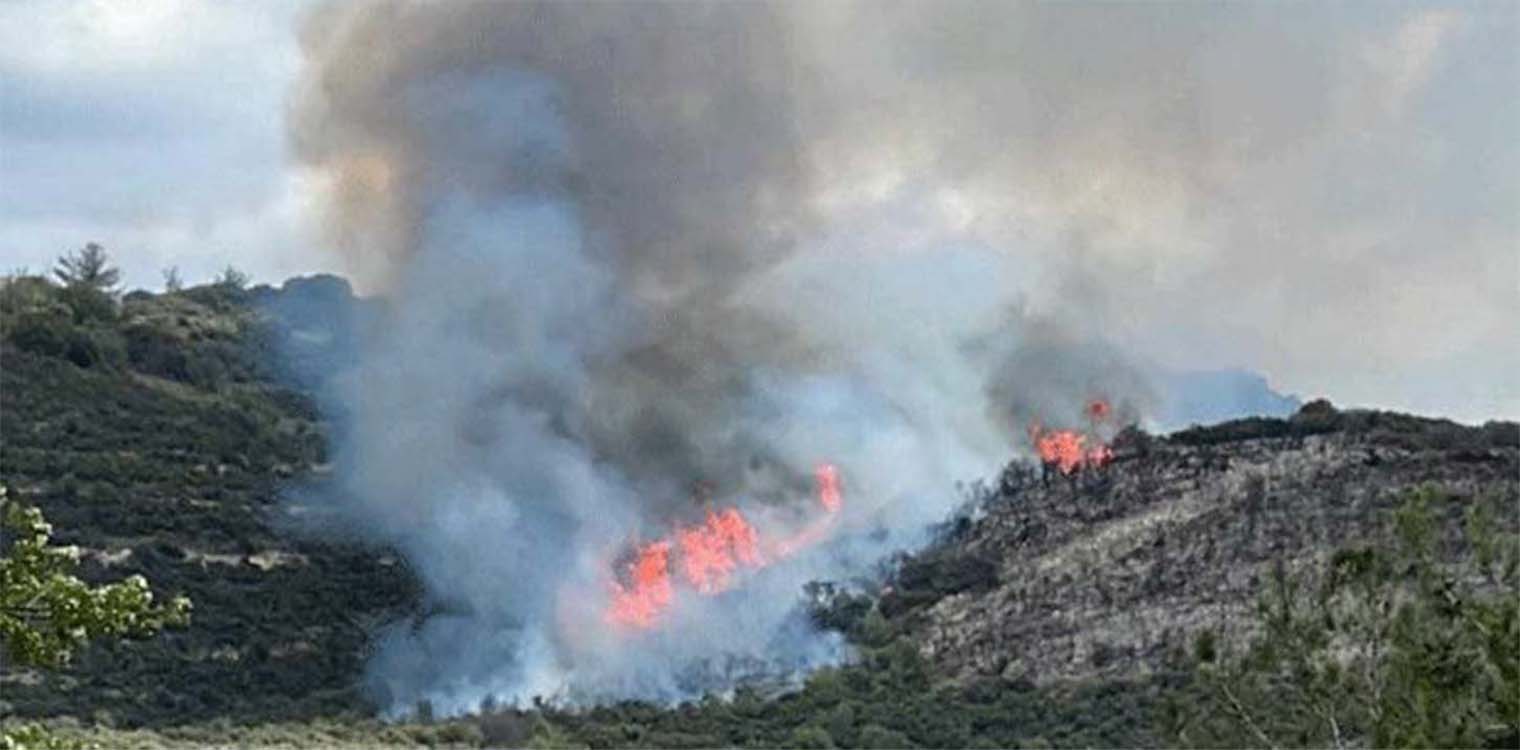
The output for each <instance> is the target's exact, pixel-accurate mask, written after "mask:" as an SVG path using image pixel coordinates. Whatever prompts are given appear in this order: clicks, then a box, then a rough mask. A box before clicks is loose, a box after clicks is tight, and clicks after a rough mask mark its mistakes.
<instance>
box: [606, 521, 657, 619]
mask: <svg viewBox="0 0 1520 750" xmlns="http://www.w3.org/2000/svg"><path fill="white" fill-rule="evenodd" d="M669 564H670V543H669V542H651V543H650V544H648V545H646V546H644V547H642V548H641V549H639V552H638V556H637V557H636V558H634V561H633V562H631V563H629V564H628V574H629V576H628V577H629V578H630V579H631V580H630V582H629V585H628V586H627V587H624V586H621V585H619V584H616V583H614V584H613V586H614V588H615V591H614V592H613V597H612V604H611V605H610V606H609V608H608V610H607V616H608V618H610V619H611V620H612V621H613V622H617V623H621V624H624V625H632V626H634V627H641V628H647V627H649V626H651V625H653V624H654V621H655V618H656V617H658V616H659V614H660V613H661V612H663V611H665V608H666V607H667V606H669V605H670V595H671V590H670V572H669Z"/></svg>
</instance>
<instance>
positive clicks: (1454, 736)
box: [1171, 488, 1520, 748]
mask: <svg viewBox="0 0 1520 750" xmlns="http://www.w3.org/2000/svg"><path fill="white" fill-rule="evenodd" d="M1458 501H1468V502H1470V505H1469V507H1468V508H1467V510H1466V520H1467V522H1466V525H1465V526H1466V528H1465V529H1464V531H1465V534H1463V537H1464V538H1463V539H1462V540H1461V541H1462V543H1461V544H1459V545H1455V547H1454V545H1453V544H1452V542H1453V540H1452V539H1451V537H1453V536H1455V535H1450V534H1443V533H1442V521H1441V519H1442V518H1443V517H1450V514H1445V513H1441V512H1440V511H1441V510H1442V508H1440V506H1441V504H1444V503H1452V502H1458ZM1511 503H1512V498H1497V497H1487V498H1476V499H1473V498H1460V499H1459V498H1454V497H1450V496H1448V495H1446V494H1445V493H1443V492H1440V491H1439V490H1436V489H1433V488H1423V489H1419V490H1415V491H1411V492H1410V493H1408V494H1407V495H1406V496H1405V498H1404V501H1403V503H1402V505H1401V506H1400V507H1399V508H1398V509H1397V510H1396V511H1395V512H1394V514H1393V516H1392V519H1391V521H1390V523H1389V524H1388V527H1387V529H1386V530H1385V531H1384V533H1383V534H1382V535H1381V536H1380V538H1377V539H1374V540H1371V541H1370V543H1368V544H1365V545H1357V546H1350V547H1347V548H1344V549H1342V550H1340V551H1338V552H1336V553H1335V555H1334V556H1333V557H1332V558H1331V559H1330V560H1329V561H1328V563H1327V564H1326V565H1324V566H1323V567H1322V568H1319V569H1316V570H1309V571H1304V572H1302V573H1299V574H1290V573H1289V572H1287V571H1286V570H1284V569H1283V567H1281V566H1279V567H1278V568H1277V569H1276V570H1275V571H1274V573H1273V575H1272V578H1271V580H1270V582H1269V585H1268V586H1267V587H1266V591H1265V592H1264V594H1263V596H1262V599H1261V607H1260V616H1259V621H1258V623H1257V624H1258V626H1259V636H1258V637H1257V639H1256V640H1255V642H1254V643H1253V644H1252V645H1251V646H1250V648H1249V649H1247V650H1246V651H1245V652H1244V653H1242V654H1239V655H1238V656H1236V657H1233V658H1232V657H1230V656H1229V655H1224V654H1221V653H1219V652H1218V650H1217V649H1216V647H1215V642H1214V639H1213V638H1212V637H1211V636H1212V633H1204V634H1201V635H1200V638H1199V642H1198V644H1197V654H1196V655H1195V658H1194V665H1193V675H1194V678H1195V679H1194V681H1193V686H1192V689H1191V691H1190V694H1189V695H1188V696H1187V697H1186V699H1185V700H1183V701H1179V702H1178V704H1177V705H1174V707H1173V708H1174V715H1173V716H1172V717H1171V723H1172V731H1173V733H1174V735H1175V737H1176V740H1177V741H1178V743H1179V744H1190V745H1201V746H1234V747H1285V746H1318V747H1337V748H1342V747H1348V746H1372V747H1515V746H1520V597H1517V596H1516V586H1517V583H1520V575H1517V572H1520V536H1517V535H1516V534H1514V533H1513V532H1511V531H1508V530H1506V529H1503V528H1500V525H1499V524H1498V523H1496V521H1495V515H1494V507H1495V506H1498V507H1500V508H1504V507H1512V504H1511ZM1454 548H1455V549H1459V550H1460V554H1459V555H1456V556H1453V555H1452V554H1449V553H1450V552H1451V551H1452V550H1453V549H1454Z"/></svg>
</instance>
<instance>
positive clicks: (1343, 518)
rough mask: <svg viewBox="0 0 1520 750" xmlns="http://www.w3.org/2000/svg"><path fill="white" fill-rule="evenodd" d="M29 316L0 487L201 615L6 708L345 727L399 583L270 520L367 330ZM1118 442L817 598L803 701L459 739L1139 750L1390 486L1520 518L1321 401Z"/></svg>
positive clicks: (1374, 425)
mask: <svg viewBox="0 0 1520 750" xmlns="http://www.w3.org/2000/svg"><path fill="white" fill-rule="evenodd" d="M11 291H12V292H14V288H12V290H11ZM27 294H28V295H29V296H27V297H26V298H25V299H21V300H19V301H18V299H17V298H16V297H15V296H14V295H12V296H8V297H6V298H5V299H4V300H0V301H3V302H4V303H5V313H6V318H5V320H4V327H3V331H4V334H5V336H4V340H3V343H0V435H3V437H4V440H3V442H0V481H3V482H5V483H6V484H8V485H10V486H11V487H12V491H13V492H14V493H15V494H16V495H19V496H21V497H23V498H26V499H28V500H31V501H34V502H36V503H38V504H39V505H40V506H41V507H42V508H43V510H44V511H45V512H46V513H47V514H48V516H49V518H50V519H51V520H52V521H53V522H54V523H55V525H56V526H57V528H58V531H59V533H58V537H59V540H60V541H62V542H64V543H72V544H77V545H79V546H80V547H81V548H82V549H83V552H84V559H85V562H86V573H87V575H89V576H91V577H97V578H107V577H109V578H119V577H121V576H123V575H126V574H129V573H142V574H144V575H145V576H147V577H148V578H149V580H150V581H152V582H153V584H154V585H155V587H156V588H158V589H159V590H160V591H162V592H164V593H184V594H187V595H189V596H190V597H191V598H192V599H193V600H194V602H195V607H196V609H195V615H194V621H193V623H192V624H191V626H190V627H189V628H187V629H184V630H181V631H175V632H171V633H168V634H166V635H164V636H162V637H160V638H157V639H155V640H151V641H147V642H141V643H126V644H120V645H113V646H106V647H98V648H94V649H91V650H90V651H88V652H87V653H85V654H84V655H83V658H81V659H80V660H79V662H78V663H77V664H75V665H74V666H73V667H71V668H69V669H68V670H66V671H64V672H62V673H60V674H54V675H43V674H39V673H35V672H29V671H24V670H8V669H4V668H3V667H0V715H7V714H16V715H22V716H75V717H79V718H81V719H83V720H86V721H90V722H96V723H102V724H116V725H122V726H148V727H156V728H159V729H160V730H163V731H179V730H171V729H170V728H172V727H182V726H183V725H191V724H205V723H207V722H223V723H225V722H228V721H231V722H237V723H268V722H282V721H309V720H313V719H315V718H317V717H327V718H331V717H340V718H343V717H347V718H346V719H345V720H354V719H356V718H358V717H363V716H367V715H369V713H370V712H371V710H372V707H371V706H369V705H368V704H367V702H366V700H365V698H364V696H363V694H362V691H361V689H360V687H359V683H360V676H361V674H362V669H363V665H364V660H365V657H366V653H367V647H368V638H369V637H370V634H371V632H373V631H372V628H373V626H374V625H376V624H378V623H380V622H384V621H387V620H391V619H395V618H401V617H407V616H412V615H414V614H416V607H417V605H418V602H419V600H420V591H419V590H418V587H417V584H416V582H415V580H414V579H413V577H412V576H411V575H410V574H409V573H408V571H407V570H406V567H405V565H404V562H403V561H401V560H399V559H398V558H397V557H396V556H394V555H392V554H390V553H388V551H386V550H379V549H371V548H366V547H362V546H358V545H352V544H344V543H341V542H336V541H333V540H331V539H325V540H319V539H312V538H307V537H304V536H302V535H300V534H297V533H295V532H294V531H293V527H294V526H295V525H294V524H291V523H289V520H290V518H289V516H290V514H291V513H292V512H298V511H300V510H301V508H300V506H297V505H293V504H290V503H283V504H282V503H277V502H276V501H277V498H278V497H279V496H280V494H281V492H282V490H283V489H285V488H289V487H293V486H300V485H308V484H310V483H312V482H313V481H320V480H321V478H322V476H323V472H324V466H325V464H324V461H325V452H326V450H327V449H326V431H327V427H326V425H325V423H324V420H323V419H322V417H321V416H320V415H319V414H317V412H316V410H315V408H314V407H313V405H312V401H311V399H310V398H309V396H308V395H307V391H306V390H302V389H311V388H315V387H319V386H320V384H321V381H322V379H323V378H324V377H325V374H326V373H327V372H328V371H329V370H331V369H332V368H333V367H335V366H336V365H338V364H341V362H342V361H343V360H344V358H345V357H348V356H351V354H352V352H351V349H350V347H351V346H352V337H353V328H354V327H355V326H356V325H359V324H360V323H356V322H355V321H354V320H353V319H352V318H355V317H362V315H363V311H361V310H358V309H357V308H355V307H354V306H353V300H352V298H351V295H350V293H349V292H348V290H347V287H346V285H344V284H342V283H341V281H338V280H332V279H327V280H318V281H308V282H297V283H293V284H287V285H286V287H285V288H284V289H282V290H271V289H267V288H264V289H260V290H252V291H251V292H243V291H241V290H233V289H218V288H210V287H202V288H198V289H192V290H187V291H185V292H182V293H177V294H172V295H147V294H141V293H135V294H134V295H129V296H128V298H127V299H126V301H125V302H124V303H123V304H122V305H120V309H119V311H118V312H117V313H116V314H113V315H108V316H103V317H101V318H99V319H85V320H81V319H79V318H78V316H75V315H71V313H70V311H69V310H68V309H66V308H62V307H59V306H58V305H56V304H54V303H53V301H52V299H51V298H50V297H49V296H48V295H49V294H51V292H48V291H47V289H46V288H45V286H43V287H36V288H33V289H31V290H30V291H28V292H27ZM313 311H315V312H313ZM292 321H300V323H301V325H299V326H297V325H294V323H293V322H292ZM314 321H315V322H322V321H327V322H328V323H331V324H332V325H330V326H326V327H323V326H316V327H313V322H314ZM282 337H283V339H284V341H285V343H286V344H287V346H286V347H284V351H287V352H294V354H295V357H294V359H288V360H287V361H286V362H285V363H284V367H281V368H276V367H275V366H273V364H274V362H275V359H274V357H273V355H272V352H271V348H270V347H271V343H270V342H272V341H276V340H280V339H281V338H282ZM291 344H294V345H295V346H290V345H291ZM285 376H293V379H287V377H285ZM287 382H293V383H296V384H297V385H296V386H294V387H287V386H286V385H284V384H283V383H287ZM1115 451H1116V458H1115V460H1114V461H1113V463H1112V464H1110V465H1109V466H1108V467H1107V468H1105V469H1103V470H1101V471H1096V472H1091V473H1088V474H1084V475H1082V476H1079V477H1075V478H1070V479H1068V478H1064V477H1059V476H1056V477H1049V478H1042V477H1041V476H1040V472H1039V470H1038V467H1037V466H1034V465H1031V464H1029V463H1026V462H1019V461H1015V462H1014V463H1012V464H1010V465H1009V467H1008V469H1007V470H1006V471H1005V472H1004V473H1003V475H1002V476H1001V477H1000V478H999V479H998V482H997V483H996V485H995V486H989V487H985V488H983V489H982V490H981V491H980V492H978V493H976V494H975V497H974V498H973V499H972V501H971V502H970V504H968V506H967V508H966V511H965V513H964V514H963V515H962V516H961V517H959V518H956V519H951V521H950V522H948V523H947V524H946V526H945V528H944V533H943V535H942V538H941V540H940V541H939V542H938V543H936V544H935V545H932V546H931V547H929V548H928V549H925V550H922V551H920V552H918V553H916V554H914V555H911V556H905V557H904V558H902V559H901V560H900V561H898V562H899V564H898V565H897V566H896V568H895V570H894V571H893V572H892V573H891V574H890V576H889V577H888V579H886V580H885V581H884V582H883V581H870V582H865V584H864V586H863V588H862V587H861V586H859V585H856V584H851V585H844V584H840V585H838V586H833V587H829V586H825V587H821V588H820V590H819V592H815V593H819V594H820V596H819V602H820V608H819V611H818V617H819V620H820V622H822V623H823V624H825V625H826V626H831V627H837V628H840V629H842V630H845V631H847V632H848V633H849V634H850V635H851V636H852V637H853V638H854V639H855V640H856V643H857V645H858V646H859V648H860V660H859V663H858V664H857V665H855V666H851V667H847V668H844V669H841V670H828V671H826V672H824V673H821V674H819V675H816V676H814V677H813V678H812V679H810V680H808V681H807V683H806V685H805V687H804V688H803V689H802V690H801V691H798V692H783V694H781V695H780V696H779V697H777V696H772V697H769V698H767V697H764V696H762V695H760V694H758V693H755V692H752V691H740V694H739V695H738V696H737V697H736V699H735V700H734V702H733V703H731V704H730V703H723V702H717V701H711V702H704V703H702V704H700V705H692V706H684V707H678V708H674V709H663V708H658V707H653V706H643V705H638V704H629V705H624V706H612V707H603V708H598V709H596V710H593V711H589V712H564V711H554V710H543V711H505V712H493V713H488V714H487V715H485V716H482V717H480V718H479V720H478V723H479V727H478V729H476V728H475V726H474V724H468V725H467V728H469V729H470V731H468V732H464V733H463V734H461V735H459V736H460V737H461V738H463V739H465V740H466V741H472V738H473V740H479V739H481V738H494V739H495V741H497V742H502V743H507V744H518V743H521V742H523V741H526V740H527V739H528V738H530V737H534V738H538V739H540V740H544V741H562V740H566V739H567V738H568V739H573V740H574V741H578V742H585V743H588V744H591V745H593V746H597V747H602V746H612V745H625V744H626V745H646V746H647V745H653V746H675V745H683V744H694V745H713V744H761V745H775V744H792V745H806V744H827V743H825V742H823V741H822V740H823V739H824V738H827V739H828V742H832V743H837V744H843V745H859V746H867V745H871V744H873V743H874V744H885V745H888V746H902V745H905V744H922V745H965V744H968V743H970V742H972V741H973V740H982V741H985V742H992V743H994V744H999V745H1007V744H1021V743H1023V742H1025V741H1027V740H1031V739H1035V738H1042V737H1043V738H1045V739H1047V740H1049V741H1051V742H1054V743H1056V744H1075V745H1084V744H1089V745H1090V744H1098V745H1119V744H1157V743H1161V742H1165V741H1166V740H1165V739H1164V738H1163V737H1161V736H1160V735H1157V734H1155V730H1154V728H1153V727H1152V725H1151V719H1150V718H1149V717H1150V716H1151V715H1152V714H1153V713H1154V712H1155V711H1156V710H1157V709H1158V707H1159V706H1160V705H1161V704H1162V703H1163V702H1164V701H1163V699H1164V697H1165V695H1167V694H1168V692H1167V691H1169V690H1171V689H1172V686H1173V685H1175V684H1176V683H1177V681H1178V680H1180V679H1185V675H1179V674H1178V673H1176V671H1175V669H1174V668H1173V666H1172V663H1171V662H1169V660H1168V658H1169V655H1172V654H1175V653H1176V652H1177V651H1178V650H1179V649H1185V648H1186V647H1187V645H1188V644H1189V643H1190V642H1191V639H1192V638H1193V636H1194V634H1195V633H1196V632H1197V631H1199V630H1200V629H1204V628H1222V629H1223V630H1225V631H1226V632H1227V633H1229V634H1234V635H1238V634H1240V632H1241V631H1242V630H1244V629H1247V628H1249V627H1250V619H1249V618H1248V617H1246V616H1245V615H1246V614H1247V613H1248V610H1249V608H1250V605H1251V603H1252V601H1253V600H1254V597H1255V593H1256V591H1257V589H1258V582H1259V581H1260V580H1261V578H1262V577H1263V574H1264V573H1265V572H1266V571H1267V570H1268V569H1269V568H1270V567H1271V566H1273V565H1276V564H1283V565H1287V566H1290V567H1303V566H1305V565H1307V564H1309V563H1311V562H1313V561H1315V560H1318V559H1322V558H1324V557H1325V556H1326V555H1328V554H1329V553H1330V552H1331V551H1333V550H1334V549H1336V548H1337V547H1338V546H1339V545H1341V544H1343V543H1345V542H1347V541H1349V540H1355V539H1357V538H1360V537H1364V536H1367V535H1369V534H1370V533H1371V532H1372V531H1373V530H1375V529H1376V528H1377V527H1378V526H1379V525H1380V524H1382V523H1383V522H1384V521H1385V519H1386V516H1387V510H1388V509H1389V508H1391V507H1392V506H1393V505H1394V504H1395V503H1396V502H1397V499H1398V496H1399V494H1400V493H1401V492H1402V491H1403V490H1404V489H1406V488H1409V487H1412V486H1416V485H1420V484H1424V483H1434V484H1436V485H1439V486H1441V487H1443V488H1445V489H1446V490H1448V491H1449V492H1450V493H1451V494H1452V495H1454V496H1457V497H1458V498H1473V497H1476V496H1477V495H1479V494H1483V493H1488V494H1489V495H1491V496H1493V497H1496V498H1497V499H1499V500H1500V501H1501V502H1503V503H1506V507H1510V508H1513V507H1515V503H1516V501H1517V499H1520V483H1517V479H1520V426H1517V425H1515V424H1512V423H1494V424H1490V425H1487V426H1485V427H1482V428H1469V427H1463V426H1460V425H1456V424H1453V423H1450V422H1444V421H1439V420H1427V419H1420V418H1416V417H1409V416H1405V415H1398V414H1387V413H1371V412H1345V413H1342V412H1337V411H1335V410H1334V409H1331V408H1329V406H1328V405H1327V404H1323V403H1315V404H1310V405H1309V406H1307V407H1305V408H1304V409H1303V410H1301V411H1300V412H1299V413H1298V414H1297V415H1295V416H1293V417H1292V418H1289V419H1251V420H1241V421H1236V422H1228V423H1224V424H1220V425H1216V426H1214V427H1206V428H1194V429H1191V430H1187V431H1184V432H1181V433H1176V434H1174V435H1172V436H1169V437H1166V438H1154V437H1150V436H1147V435H1144V434H1141V433H1139V432H1136V431H1129V432H1126V433H1124V434H1123V435H1121V438H1120V440H1118V441H1117V442H1116V445H1115ZM1459 511H1460V507H1459V506H1457V505H1453V506H1450V507H1448V508H1447V509H1446V512H1447V514H1448V516H1451V518H1452V519H1455V517H1456V514H1457V513H1459ZM1502 520H1503V522H1504V523H1505V524H1506V527H1507V528H1509V529H1512V530H1513V529H1515V528H1516V527H1517V526H1520V522H1517V519H1516V518H1515V517H1514V515H1513V514H1510V515H1509V516H1507V517H1506V518H1504V519H1502ZM1448 526H1450V527H1451V528H1453V529H1454V528H1455V527H1456V524H1448ZM1453 549H1454V550H1455V547H1453ZM830 591H832V592H833V595H829V594H828V592H830ZM457 726H458V725H456V728H457ZM215 731H219V730H215ZM364 731H369V730H364ZM195 736H197V737H205V736H208V735H204V734H200V735H195ZM209 736H215V734H214V731H213V734H212V735H209Z"/></svg>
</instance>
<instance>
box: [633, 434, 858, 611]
mask: <svg viewBox="0 0 1520 750" xmlns="http://www.w3.org/2000/svg"><path fill="white" fill-rule="evenodd" d="M814 479H815V481H816V484H817V492H818V503H819V505H821V506H822V507H823V509H824V511H825V512H826V514H827V515H825V516H824V517H823V518H820V519H817V520H815V521H813V522H812V523H810V524H808V526H807V527H805V528H804V529H802V531H800V532H798V533H796V534H793V535H791V536H788V537H783V538H781V539H777V540H769V541H766V542H762V540H761V539H760V535H759V533H758V532H757V531H756V530H755V527H754V526H753V525H752V524H750V522H749V521H748V520H746V519H745V518H744V515H743V514H742V513H740V512H739V509H738V508H725V509H723V510H722V511H719V512H714V511H712V510H709V511H708V512H707V517H706V518H705V519H704V520H703V522H702V523H701V524H700V525H697V526H691V527H678V528H677V529H676V530H675V532H674V534H673V535H672V538H673V540H674V541H672V540H671V539H660V540H656V541H653V542H650V543H648V544H645V545H642V546H640V547H639V548H638V549H637V550H636V551H635V553H634V556H633V560H632V561H631V562H629V563H628V564H627V582H626V583H622V582H618V581H614V582H613V583H612V600H611V602H610V603H609V604H608V607H607V619H608V621H610V622H612V623H613V624H616V625H622V626H627V627H633V628H641V629H646V628H650V627H653V626H654V625H655V623H656V622H657V621H658V620H659V618H660V615H661V614H663V613H664V612H665V610H666V609H667V608H669V606H670V602H671V599H672V598H673V596H674V584H673V583H672V581H671V572H672V569H673V568H674V570H675V571H676V572H677V573H679V574H680V575H681V577H682V579H684V581H685V583H686V585H688V586H690V587H691V588H692V589H693V590H695V591H696V592H697V593H699V594H702V595H704V596H712V595H714V594H719V593H722V592H724V591H727V590H729V589H730V588H732V586H733V585H734V574H735V573H736V572H737V571H738V570H739V569H740V568H751V569H758V568H763V567H765V566H766V565H769V564H770V563H772V562H775V561H776V560H781V559H784V558H786V557H787V556H789V555H791V554H793V553H795V552H797V551H798V550H800V549H803V548H805V547H808V546H811V545H813V544H816V543H817V542H818V541H821V540H822V539H823V538H824V537H825V536H826V534H827V532H828V530H829V528H830V527H831V526H832V525H833V521H834V519H835V515H836V514H837V513H838V512H839V510H840V508H841V507H842V506H843V502H844V499H843V493H842V492H841V491H840V486H839V470H838V469H837V468H835V467H834V466H833V465H832V464H823V465H820V466H819V467H818V469H817V470H816V471H815V472H814ZM672 550H675V551H677V552H679V555H680V557H679V560H678V562H679V564H678V565H676V566H672V565H671V552H672ZM762 550H763V552H762Z"/></svg>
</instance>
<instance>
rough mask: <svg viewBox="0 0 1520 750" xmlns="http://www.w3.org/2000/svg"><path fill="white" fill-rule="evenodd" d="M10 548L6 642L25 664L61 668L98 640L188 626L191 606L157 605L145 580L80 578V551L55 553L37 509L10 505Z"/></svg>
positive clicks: (0, 604) (0, 588)
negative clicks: (76, 571) (98, 581)
mask: <svg viewBox="0 0 1520 750" xmlns="http://www.w3.org/2000/svg"><path fill="white" fill-rule="evenodd" d="M0 514H3V516H4V518H3V524H4V528H5V529H6V531H8V532H9V536H10V537H11V538H10V539H9V544H8V545H7V548H6V549H5V550H4V552H5V556H4V557H0V642H3V644H4V647H5V654H6V657H7V658H8V659H9V660H10V661H11V662H13V663H15V664H19V665H24V666H25V665H31V666H42V667H61V666H63V665H64V664H67V663H68V661H69V659H70V658H71V657H72V656H73V654H74V652H75V651H76V650H77V649H79V648H80V647H81V646H83V645H84V644H86V643H88V642H89V641H92V640H95V639H97V638H123V637H146V636H149V635H152V634H154V633H157V632H158V631H159V630H160V629H162V628H163V627H164V626H166V625H181V624H184V623H186V622H188V620H189V613H190V601H189V600H188V599H185V598H183V597H177V598H175V599H172V600H170V601H169V603H168V604H167V605H156V604H154V602H153V592H152V591H150V590H149V589H148V582H147V580H145V579H144V578H143V577H142V576H130V577H128V578H126V579H125V580H122V581H120V582H118V583H112V584H106V585H102V586H90V585H88V584H86V583H85V582H84V581H81V580H79V579H78V578H77V577H75V575H74V569H75V567H76V566H77V565H78V560H77V551H76V550H74V549H72V548H69V547H55V546H52V545H51V544H50V543H49V542H50V538H51V535H52V526H51V525H49V524H48V523H47V521H46V520H45V519H44V518H43V517H42V511H40V510H38V509H37V508H34V507H26V506H22V505H20V504H18V503H14V502H9V503H7V502H5V496H4V493H3V492H0Z"/></svg>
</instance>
